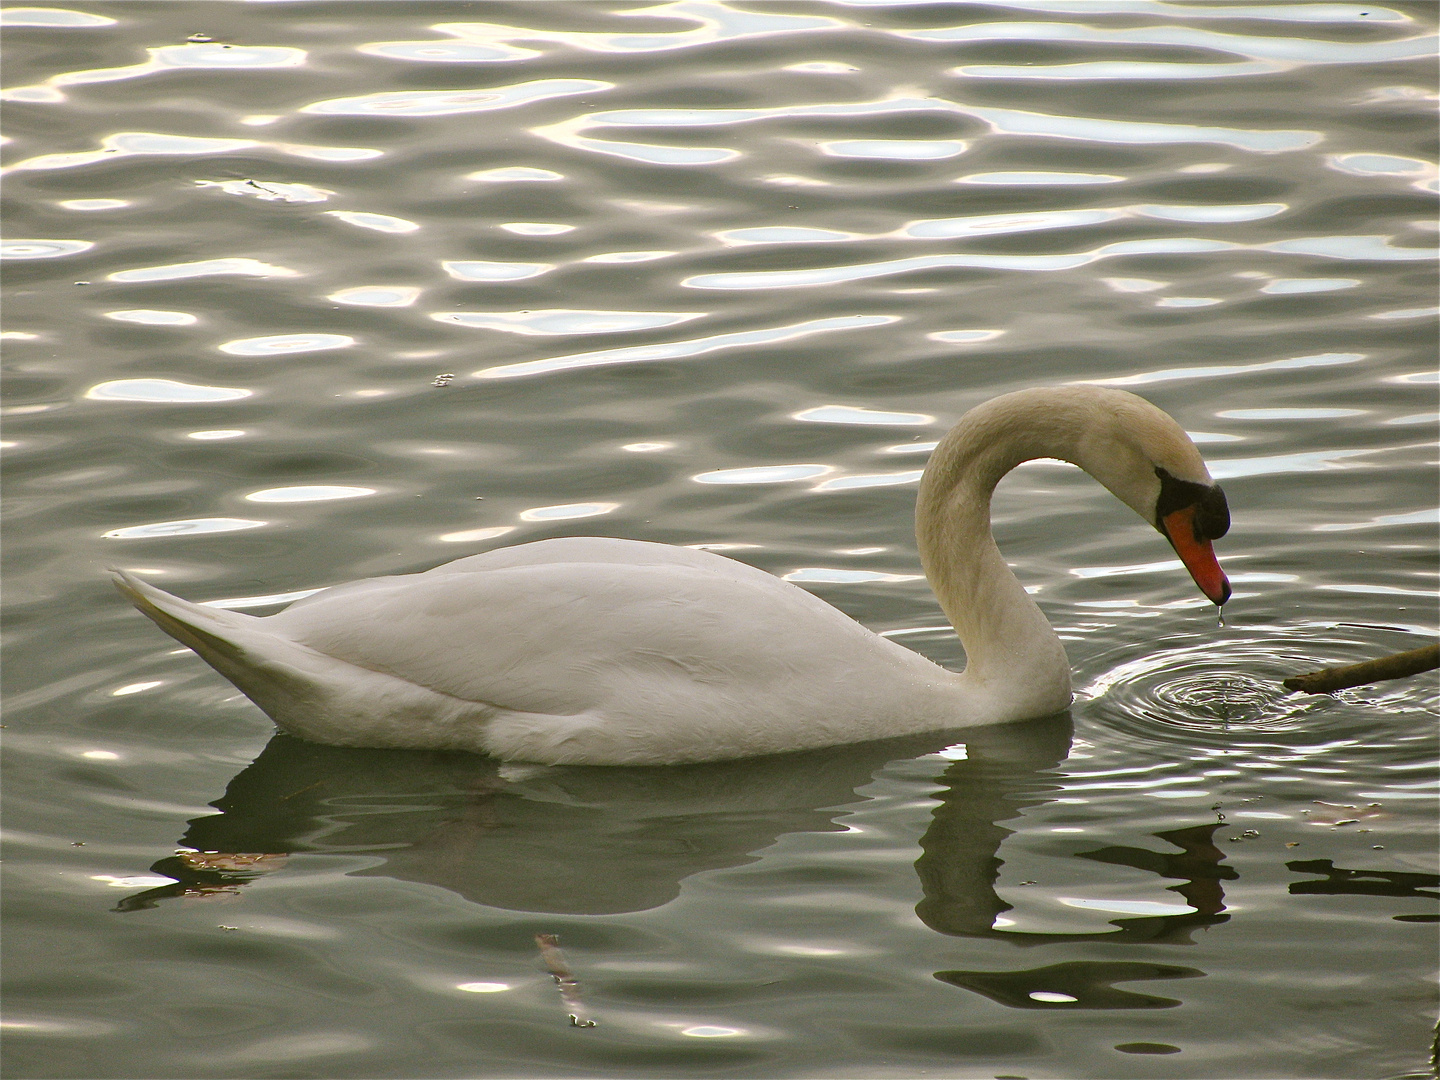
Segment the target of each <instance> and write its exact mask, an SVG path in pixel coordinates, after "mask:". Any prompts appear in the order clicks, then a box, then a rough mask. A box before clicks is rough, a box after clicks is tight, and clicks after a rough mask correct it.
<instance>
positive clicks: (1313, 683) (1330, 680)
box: [1280, 645, 1440, 694]
mask: <svg viewBox="0 0 1440 1080" xmlns="http://www.w3.org/2000/svg"><path fill="white" fill-rule="evenodd" d="M1437 667H1440V645H1422V646H1421V647H1420V648H1418V649H1411V650H1410V651H1409V652H1402V653H1395V654H1394V655H1393V656H1382V657H1380V658H1379V659H1378V660H1366V661H1364V662H1363V663H1359V664H1346V665H1345V666H1344V667H1332V668H1322V669H1321V670H1319V671H1310V672H1307V673H1305V674H1304V675H1292V676H1291V677H1290V678H1288V679H1286V680H1285V681H1284V682H1283V683H1281V684H1280V685H1281V686H1283V687H1285V689H1286V690H1298V691H1299V692H1301V693H1302V694H1328V693H1330V691H1332V690H1345V689H1348V688H1349V687H1352V686H1364V685H1365V684H1366V683H1373V682H1381V681H1382V680H1384V679H1403V678H1404V677H1405V676H1407V675H1418V674H1420V673H1421V672H1422V671H1430V670H1431V669H1433V668H1437Z"/></svg>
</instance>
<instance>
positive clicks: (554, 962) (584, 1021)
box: [535, 934, 595, 1028]
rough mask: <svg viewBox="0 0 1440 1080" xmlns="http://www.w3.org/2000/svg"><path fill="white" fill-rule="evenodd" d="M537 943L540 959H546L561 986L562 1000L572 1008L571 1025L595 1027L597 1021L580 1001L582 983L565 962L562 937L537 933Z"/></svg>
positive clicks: (547, 965)
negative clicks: (592, 1018) (587, 1012)
mask: <svg viewBox="0 0 1440 1080" xmlns="http://www.w3.org/2000/svg"><path fill="white" fill-rule="evenodd" d="M535 944H536V945H537V946H539V949H540V959H541V960H543V961H545V969H546V970H547V971H549V972H550V976H551V978H553V979H554V980H555V985H556V986H558V987H559V988H560V1000H561V1001H563V1002H564V1003H565V1007H566V1008H567V1009H569V1010H570V1025H571V1026H572V1027H581V1028H592V1027H594V1026H595V1021H594V1020H591V1019H590V1018H589V1017H588V1016H587V1015H586V1013H585V1007H584V1005H582V1004H581V1002H580V983H579V981H578V980H577V979H576V978H575V974H574V972H572V971H571V970H570V965H569V964H567V963H566V962H565V954H564V953H562V952H561V951H560V938H559V937H558V936H557V935H555V934H536V935H535Z"/></svg>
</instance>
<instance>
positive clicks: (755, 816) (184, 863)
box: [116, 722, 1068, 915]
mask: <svg viewBox="0 0 1440 1080" xmlns="http://www.w3.org/2000/svg"><path fill="white" fill-rule="evenodd" d="M1051 723H1052V726H1054V722H1051ZM987 734H993V733H987ZM1062 739H1063V741H1065V742H1067V743H1068V724H1066V725H1065V734H1064V735H1063V736H1062ZM945 741H946V740H945V737H944V736H928V737H924V738H921V739H907V740H898V741H885V742H880V743H869V744H864V745H861V746H847V747H835V748H832V749H828V750H819V751H815V752H812V753H803V754H793V755H783V756H777V757H770V758H759V759H755V760H750V761H735V762H724V763H718V764H707V765H688V766H673V767H664V768H661V767H657V768H635V769H607V768H583V767H558V768H546V767H533V768H531V767H521V768H517V767H514V766H503V765H501V764H500V763H498V762H496V761H494V760H492V759H488V758H482V757H477V756H475V755H472V754H465V753H444V752H424V751H402V750H365V749H354V748H348V747H336V746H321V745H319V744H316V743H308V742H304V741H302V740H299V739H295V738H292V737H290V736H288V735H283V734H281V735H276V736H275V737H274V738H273V739H272V740H271V741H270V743H269V745H267V746H266V748H265V749H264V751H263V752H262V753H261V754H260V756H259V757H258V758H256V759H255V761H254V762H253V763H251V764H250V765H249V766H248V767H247V768H246V769H245V770H243V771H242V772H241V773H240V774H239V775H238V776H236V777H235V779H234V780H232V781H231V782H230V785H229V786H228V788H227V789H226V791H225V794H224V796H222V797H221V798H220V799H217V800H216V801H215V802H214V803H213V804H212V805H214V806H215V807H216V808H217V809H218V810H219V811H220V813H219V814H216V815H211V816H207V817H202V818H196V819H193V820H192V821H191V822H190V828H189V829H188V830H187V831H186V832H185V834H184V836H182V837H181V838H180V844H181V845H182V847H184V848H188V849H192V850H189V851H182V852H179V853H177V854H176V855H174V856H171V857H168V858H165V859H162V860H160V861H159V862H157V863H156V864H155V865H154V866H153V867H152V870H153V871H154V872H156V873H160V874H165V875H166V876H168V877H171V878H174V879H175V881H174V883H173V884H169V885H162V886H159V887H157V888H152V889H147V890H145V891H144V892H141V893H138V894H136V895H134V896H131V897H129V898H127V899H126V900H124V901H122V902H121V903H120V904H119V905H118V907H117V909H116V910H119V911H136V910H140V909H142V908H147V907H153V906H155V904H156V903H158V902H159V901H161V900H165V899H169V898H172V897H191V898H197V897H210V896H215V895H217V894H221V893H230V894H233V893H235V892H236V891H237V890H239V888H240V887H241V886H243V885H244V884H245V883H247V882H249V881H252V880H254V879H255V878H256V877H258V876H260V875H262V874H264V873H267V872H271V871H274V870H277V869H279V868H281V867H283V866H284V863H285V860H286V858H287V857H288V856H289V855H290V854H292V853H297V852H311V853H327V854H337V853H345V854H355V853H366V854H374V855H376V856H378V857H380V858H383V860H384V861H383V863H380V864H379V865H376V866H374V867H372V868H369V869H365V870H359V871H355V873H357V874H359V875H361V876H381V877H391V878H398V879H400V880H403V881H414V882H420V883H423V884H428V885H438V886H440V887H441V888H444V889H449V890H450V891H452V892H454V893H456V894H458V895H460V896H463V897H464V898H465V899H467V900H470V901H472V902H473V903H477V904H486V905H488V906H491V907H498V908H505V909H509V910H513V911H531V912H550V913H565V914H585V915H598V914H611V913H618V912H627V911H643V910H647V909H649V908H654V907H659V906H660V905H662V904H665V903H668V902H669V901H671V900H673V899H674V898H675V897H676V896H678V895H679V892H680V885H681V883H682V882H683V881H684V880H685V879H686V878H688V877H690V876H691V875H693V874H697V873H699V872H701V871H703V870H715V869H720V868H724V867H731V866H739V865H742V864H744V863H749V862H754V861H756V860H757V859H758V858H759V854H758V853H759V852H760V851H762V850H763V849H764V848H766V847H768V846H770V845H771V844H773V843H774V842H775V841H776V839H777V838H779V837H780V836H782V835H784V834H786V833H794V832H837V831H841V830H843V829H844V828H845V826H843V825H839V824H836V822H835V818H836V817H838V816H839V814H840V811H839V810H838V809H837V808H839V807H843V806H845V805H847V804H853V803H855V802H857V801H858V798H857V796H856V794H855V791H856V789H857V788H858V787H860V786H862V785H864V784H868V783H869V782H870V780H871V778H872V776H873V775H874V773H875V772H876V770H878V769H880V768H881V767H883V766H884V765H885V764H886V763H887V762H889V761H892V760H894V759H896V758H900V757H909V756H914V755H915V754H917V753H925V752H928V751H931V750H936V749H939V748H940V746H942V745H943V744H944V743H945ZM1061 754H1062V756H1063V750H1062V751H1061ZM991 812H992V813H993V814H995V815H1001V814H1004V815H1005V816H1009V815H1010V814H1011V813H1012V810H1011V809H1010V808H1009V805H1008V804H1006V805H1000V804H999V803H996V804H995V805H993V806H992V808H991ZM993 854H994V851H993V849H992V850H991V851H990V852H989V853H988V856H993Z"/></svg>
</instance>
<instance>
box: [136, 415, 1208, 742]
mask: <svg viewBox="0 0 1440 1080" xmlns="http://www.w3.org/2000/svg"><path fill="white" fill-rule="evenodd" d="M1041 456H1054V457H1062V458H1066V459H1068V460H1071V461H1074V462H1075V463H1076V464H1077V465H1080V466H1081V467H1082V468H1084V469H1086V470H1087V471H1088V472H1090V473H1091V474H1092V475H1094V476H1095V477H1096V478H1097V479H1099V480H1101V482H1102V483H1105V484H1106V486H1107V487H1109V488H1110V489H1111V490H1112V491H1113V492H1115V494H1116V495H1117V496H1119V497H1120V498H1121V499H1122V500H1123V501H1125V502H1127V503H1128V504H1129V505H1131V506H1132V507H1134V508H1135V509H1136V510H1137V512H1139V513H1140V514H1141V515H1142V516H1143V517H1145V518H1146V519H1147V520H1150V521H1152V522H1155V521H1156V520H1157V509H1156V507H1157V500H1159V498H1160V495H1161V478H1159V476H1158V474H1157V472H1156V468H1157V467H1159V468H1161V469H1163V470H1164V471H1165V472H1166V473H1168V474H1169V475H1170V476H1173V477H1176V478H1178V479H1179V480H1180V481H1182V482H1184V483H1186V484H1189V485H1200V486H1202V487H1204V488H1207V489H1213V484H1212V482H1211V480H1210V477H1209V475H1208V473H1207V472H1206V471H1205V466H1204V463H1203V461H1201V459H1200V456H1199V453H1198V452H1197V451H1196V450H1195V448H1194V446H1193V445H1192V444H1191V442H1190V440H1189V439H1188V438H1187V437H1186V436H1185V434H1184V432H1183V431H1181V430H1180V428H1179V426H1178V425H1177V424H1175V422H1174V421H1173V420H1171V419H1170V418H1169V417H1168V416H1166V415H1165V414H1164V413H1162V412H1160V411H1159V410H1158V409H1156V408H1154V407H1153V406H1151V405H1149V404H1148V403H1146V402H1144V401H1142V400H1141V399H1139V398H1136V397H1134V396H1133V395H1130V394H1126V393H1123V392H1120V391H1114V390H1102V389H1099V388H1094V387H1067V388H1058V389H1042V390H1029V391H1021V392H1019V393H1017V394H1009V395H1006V396H1005V397H1002V398H997V399H995V400H994V401H991V402H988V403H986V404H985V405H982V406H980V407H979V408H977V409H975V410H972V411H971V412H970V413H968V414H967V415H966V416H965V417H964V418H963V419H962V420H961V422H960V423H959V424H957V425H956V427H955V428H954V429H953V430H952V432H951V433H950V434H949V435H948V436H946V438H945V439H944V440H942V442H941V443H940V445H939V446H938V447H937V448H936V450H935V452H934V454H933V455H932V457H931V462H930V465H929V466H928V468H927V470H926V474H925V478H924V480H923V481H922V483H921V491H920V497H919V504H918V507H917V516H916V531H917V537H918V539H919V543H920V551H921V557H922V560H923V561H924V563H925V568H926V572H927V576H928V577H929V579H930V581H931V583H932V585H933V586H934V587H935V589H936V592H937V595H938V597H939V599H940V601H941V604H942V606H943V607H944V608H945V611H946V613H947V614H948V615H949V616H950V618H951V621H952V622H953V623H954V624H955V626H956V629H957V631H958V632H959V634H960V637H961V641H962V643H963V644H964V646H965V649H966V653H967V658H968V666H967V669H966V671H965V672H964V673H963V674H955V673H953V672H950V671H947V670H945V669H944V668H941V667H939V666H938V665H936V664H934V663H932V662H931V661H929V660H927V659H925V658H924V657H922V656H920V655H918V654H917V653H914V652H912V651H910V650H909V649H906V648H904V647H902V646H900V645H897V644H895V643H894V642H892V641H890V640H888V639H886V638H882V637H879V636H878V635H876V634H873V633H871V632H870V631H869V630H866V629H865V628H864V627H862V626H860V625H859V624H858V623H856V622H855V621H853V620H852V619H850V618H849V617H848V616H846V615H844V614H842V613H841V612H839V611H837V610H836V609H835V608H833V607H831V606H830V605H829V604H826V603H825V602H824V601H822V600H820V599H818V598H816V597H814V596H812V595H811V594H809V593H807V592H805V591H804V590H803V589H800V588H798V587H796V586H794V585H791V584H789V583H788V582H785V581H781V580H779V579H778V578H775V577H772V576H771V575H769V574H767V573H765V572H763V571H761V570H757V569H755V568H753V567H750V566H746V565H744V564H743V563H739V562H735V561H734V560H731V559H726V558H723V557H721V556H718V555H713V554H710V553H707V552H702V551H695V550H691V549H688V548H678V547H669V546H666V545H663V544H651V543H643V542H639V541H632V540H615V539H603V538H595V537H575V538H566V539H556V540H542V541H539V542H537V543H531V544H523V545H520V546H517V547H511V548H502V549H499V550H496V551H490V552H486V553H485V554H482V555H473V556H470V557H469V558H464V559H458V560H456V561H455V562H451V563H447V564H445V565H443V566H439V567H436V568H435V569H433V570H429V571H426V572H425V573H422V574H409V575H403V576H396V577H384V578H374V579H370V580H366V581H358V582H353V583H351V584H348V585H340V586H337V587H335V588H331V589H326V590H324V591H323V592H320V593H317V594H316V595H314V596H311V597H307V598H305V599H303V600H300V601H297V602H295V603H294V604H292V605H290V607H288V608H287V609H285V610H284V611H282V612H280V613H279V614H276V615H271V616H268V617H264V618H257V617H255V616H250V615H244V614H241V613H238V612H233V611H226V610H222V609H217V608H211V607H205V606H201V605H196V604H192V603H190V602H188V601H185V600H181V599H179V598H178V597H175V596H171V595H170V594H168V593H166V592H164V591H162V590H160V589H157V588H155V587H154V586H152V585H149V584H147V583H146V582H144V581H141V580H139V579H138V578H136V577H135V576H134V575H132V574H127V573H125V572H123V571H116V576H117V583H118V584H119V587H120V589H121V591H122V592H124V593H125V594H126V595H127V596H128V597H129V598H130V599H131V600H132V601H133V602H134V603H135V605H136V606H137V607H138V608H139V609H140V610H141V611H142V612H144V613H145V614H146V615H147V616H149V617H150V618H151V619H152V620H154V621H155V622H156V623H157V624H158V625H159V626H160V627H161V628H162V629H164V630H165V631H166V632H167V633H169V634H171V635H172V636H174V637H175V638H176V639H178V640H179V641H181V642H183V643H184V644H186V645H188V646H190V647H191V648H193V649H194V650H195V651H196V652H198V653H199V654H200V655H201V657H203V658H204V659H205V660H206V662H207V663H209V664H210V665H211V666H212V667H214V668H215V669H216V670H218V671H219V672H220V673H221V674H222V675H224V676H225V677H226V678H228V679H229V680H230V681H231V682H233V683H234V684H235V685H236V686H237V687H239V688H240V690H242V691H243V692H244V693H245V694H246V695H247V696H248V697H250V698H251V700H253V701H254V702H255V703H256V704H257V705H259V706H260V707H261V708H262V709H263V710H264V711H265V712H266V713H268V714H269V715H270V716H271V717H272V718H273V719H274V720H275V722H276V723H277V724H278V725H279V726H280V727H281V728H283V729H285V730H286V731H289V732H291V733H292V734H295V735H298V736H301V737H303V738H308V739H312V740H315V741H318V742H325V743H333V744H338V745H352V746H380V747H387V746H388V747H415V748H453V749H464V750H474V751H480V752H484V753H488V754H493V755H496V756H499V757H502V758H507V759H515V760H522V761H537V762H545V763H552V764H593V765H611V764H642V763H643V764H671V763H678V762H687V761H706V760H720V759H725V758H737V757H747V756H752V755H758V754H770V753H778V752H783V751H789V750H799V749H805V748H810V747H818V746H827V745H833V744H837V743H845V742H857V741H862V740H866V739H877V738H885V737H890V736H894V735H904V734H911V733H915V732H919V731H927V730H940V729H945V728H960V727H966V726H971V725H975V724H987V723H1000V722H1004V721H1008V720H1018V719H1024V718H1027V717H1032V716H1041V715H1046V714H1048V713H1052V712H1056V711H1059V710H1061V709H1063V708H1065V706H1066V705H1068V704H1069V701H1070V680H1069V666H1068V662H1067V661H1066V659H1065V654H1064V650H1063V648H1062V647H1061V645H1060V642H1059V640H1058V639H1057V638H1056V636H1055V634H1054V632H1053V631H1052V630H1051V628H1050V626H1049V624H1048V623H1047V622H1046V621H1045V618H1044V616H1043V615H1041V614H1040V612H1039V609H1038V608H1036V607H1035V605H1034V603H1033V601H1031V599H1030V598H1029V597H1028V596H1027V595H1026V594H1025V592H1024V590H1023V589H1022V588H1021V587H1020V585H1019V583H1018V582H1016V580H1015V578H1014V575H1013V574H1011V573H1010V571H1009V570H1008V569H1007V568H1006V567H1005V565H1004V562H1003V561H1002V560H1001V558H1000V555H999V552H998V551H997V550H996V548H995V544H994V541H993V539H992V538H991V536H990V531H989V501H990V493H991V492H992V491H993V489H994V486H995V483H996V482H998V480H999V479H1000V477H1001V476H1003V475H1004V473H1005V472H1008V471H1009V469H1011V468H1013V467H1014V466H1015V465H1016V464H1018V463H1019V462H1020V461H1023V460H1028V459H1029V458H1033V457H1041ZM1213 490H1218V489H1213ZM1171 539H1172V542H1176V541H1175V540H1174V538H1173V537H1172V538H1171ZM1176 546H1177V550H1180V552H1181V555H1182V557H1185V556H1186V554H1187V553H1186V549H1185V547H1184V546H1183V545H1182V544H1180V543H1179V542H1176ZM1203 548H1204V554H1205V555H1206V556H1208V557H1209V559H1210V563H1211V564H1212V565H1213V555H1211V554H1210V549H1209V543H1208V540H1206V541H1204V543H1203ZM1186 561H1187V564H1190V565H1191V568H1192V572H1193V573H1196V577H1197V581H1201V583H1202V587H1204V586H1205V584H1206V580H1205V579H1203V578H1202V577H1201V574H1200V572H1199V571H1197V570H1196V567H1195V565H1194V563H1193V562H1192V560H1191V558H1188V557H1187V558H1186ZM1203 569H1204V567H1203V566H1202V567H1201V570H1203ZM1214 573H1215V574H1218V573H1219V570H1218V567H1214ZM1220 580H1221V581H1222V582H1223V580H1224V579H1223V576H1221V577H1220ZM1207 591H1209V592H1212V594H1213V592H1214V587H1213V585H1212V587H1211V588H1209V589H1207ZM1212 599H1217V602H1218V600H1219V599H1223V597H1220V598H1217V597H1215V596H1214V595H1212Z"/></svg>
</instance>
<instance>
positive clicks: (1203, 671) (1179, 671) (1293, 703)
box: [1077, 626, 1436, 737]
mask: <svg viewBox="0 0 1440 1080" xmlns="http://www.w3.org/2000/svg"><path fill="white" fill-rule="evenodd" d="M1346 629H1347V628H1345V627H1343V626H1342V627H1337V628H1334V629H1329V630H1317V629H1310V628H1305V629H1299V630H1281V629H1273V628H1257V629H1254V630H1247V631H1243V632H1242V633H1243V635H1244V636H1241V637H1236V638H1232V639H1230V640H1225V641H1220V642H1215V641H1211V640H1205V639H1200V640H1196V639H1193V638H1186V639H1184V640H1183V641H1181V642H1178V643H1176V644H1173V645H1167V644H1165V643H1163V642H1162V643H1159V644H1158V645H1156V644H1153V643H1152V644H1151V646H1150V647H1148V648H1145V649H1144V651H1143V652H1142V654H1141V655H1139V656H1134V655H1133V653H1134V652H1135V646H1134V645H1128V646H1125V647H1123V648H1121V649H1117V650H1115V651H1114V652H1112V653H1111V654H1109V655H1108V656H1106V657H1101V658H1097V660H1096V663H1097V664H1098V665H1102V666H1103V672H1102V674H1100V675H1098V676H1097V677H1095V678H1094V680H1093V681H1092V682H1091V683H1090V684H1089V685H1088V686H1084V687H1083V688H1081V689H1079V690H1077V696H1078V697H1084V698H1089V699H1091V703H1090V706H1089V710H1088V711H1089V712H1090V714H1091V715H1093V716H1097V717H1100V718H1102V719H1104V720H1107V721H1113V722H1114V723H1116V724H1117V725H1118V726H1121V727H1124V728H1132V729H1133V728H1139V729H1144V730H1146V731H1148V732H1150V733H1154V732H1156V730H1157V728H1158V729H1165V728H1171V729H1178V730H1181V731H1185V732H1189V733H1198V734H1201V735H1213V736H1217V737H1219V736H1225V735H1227V734H1234V733H1237V732H1241V733H1252V734H1259V733H1278V732H1285V731H1291V730H1293V729H1296V728H1301V727H1305V726H1308V725H1316V724H1323V723H1324V722H1325V720H1326V718H1327V714H1329V713H1331V712H1332V711H1333V710H1335V709H1336V707H1337V706H1340V705H1347V704H1348V705H1355V706H1368V707H1383V708H1384V709H1386V710H1388V711H1391V712H1395V711H1400V712H1405V711H1411V710H1424V709H1426V708H1433V707H1434V705H1435V698H1436V694H1435V680H1434V678H1433V677H1431V676H1430V675H1429V674H1428V673H1427V674H1426V675H1420V676H1416V677H1414V678H1412V679H1397V680H1392V681H1389V682H1384V683H1377V684H1373V685H1370V686H1360V687H1355V688H1354V689H1351V690H1343V691H1340V692H1338V693H1336V694H1321V695H1312V694H1300V693H1294V692H1292V691H1289V690H1286V689H1285V688H1284V687H1283V686H1282V685H1281V682H1282V681H1283V680H1284V679H1286V678H1288V677H1289V676H1291V675H1298V674H1301V673H1303V672H1307V671H1314V670H1317V669H1319V668H1324V667H1334V666H1338V665H1341V664H1353V663H1357V662H1359V661H1361V660H1368V659H1373V658H1374V657H1377V656H1381V655H1385V654H1386V653H1388V652H1393V651H1400V650H1401V649H1402V648H1407V647H1413V646H1407V645H1404V644H1403V643H1402V644H1399V645H1395V646H1393V647H1392V646H1390V645H1388V644H1387V645H1384V646H1377V645H1375V644H1373V643H1366V642H1357V641H1356V640H1355V639H1354V638H1353V637H1351V636H1346V633H1345V630H1346ZM1419 644H1423V642H1422V641H1420V640H1418V639H1417V640H1416V642H1415V645H1419Z"/></svg>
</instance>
